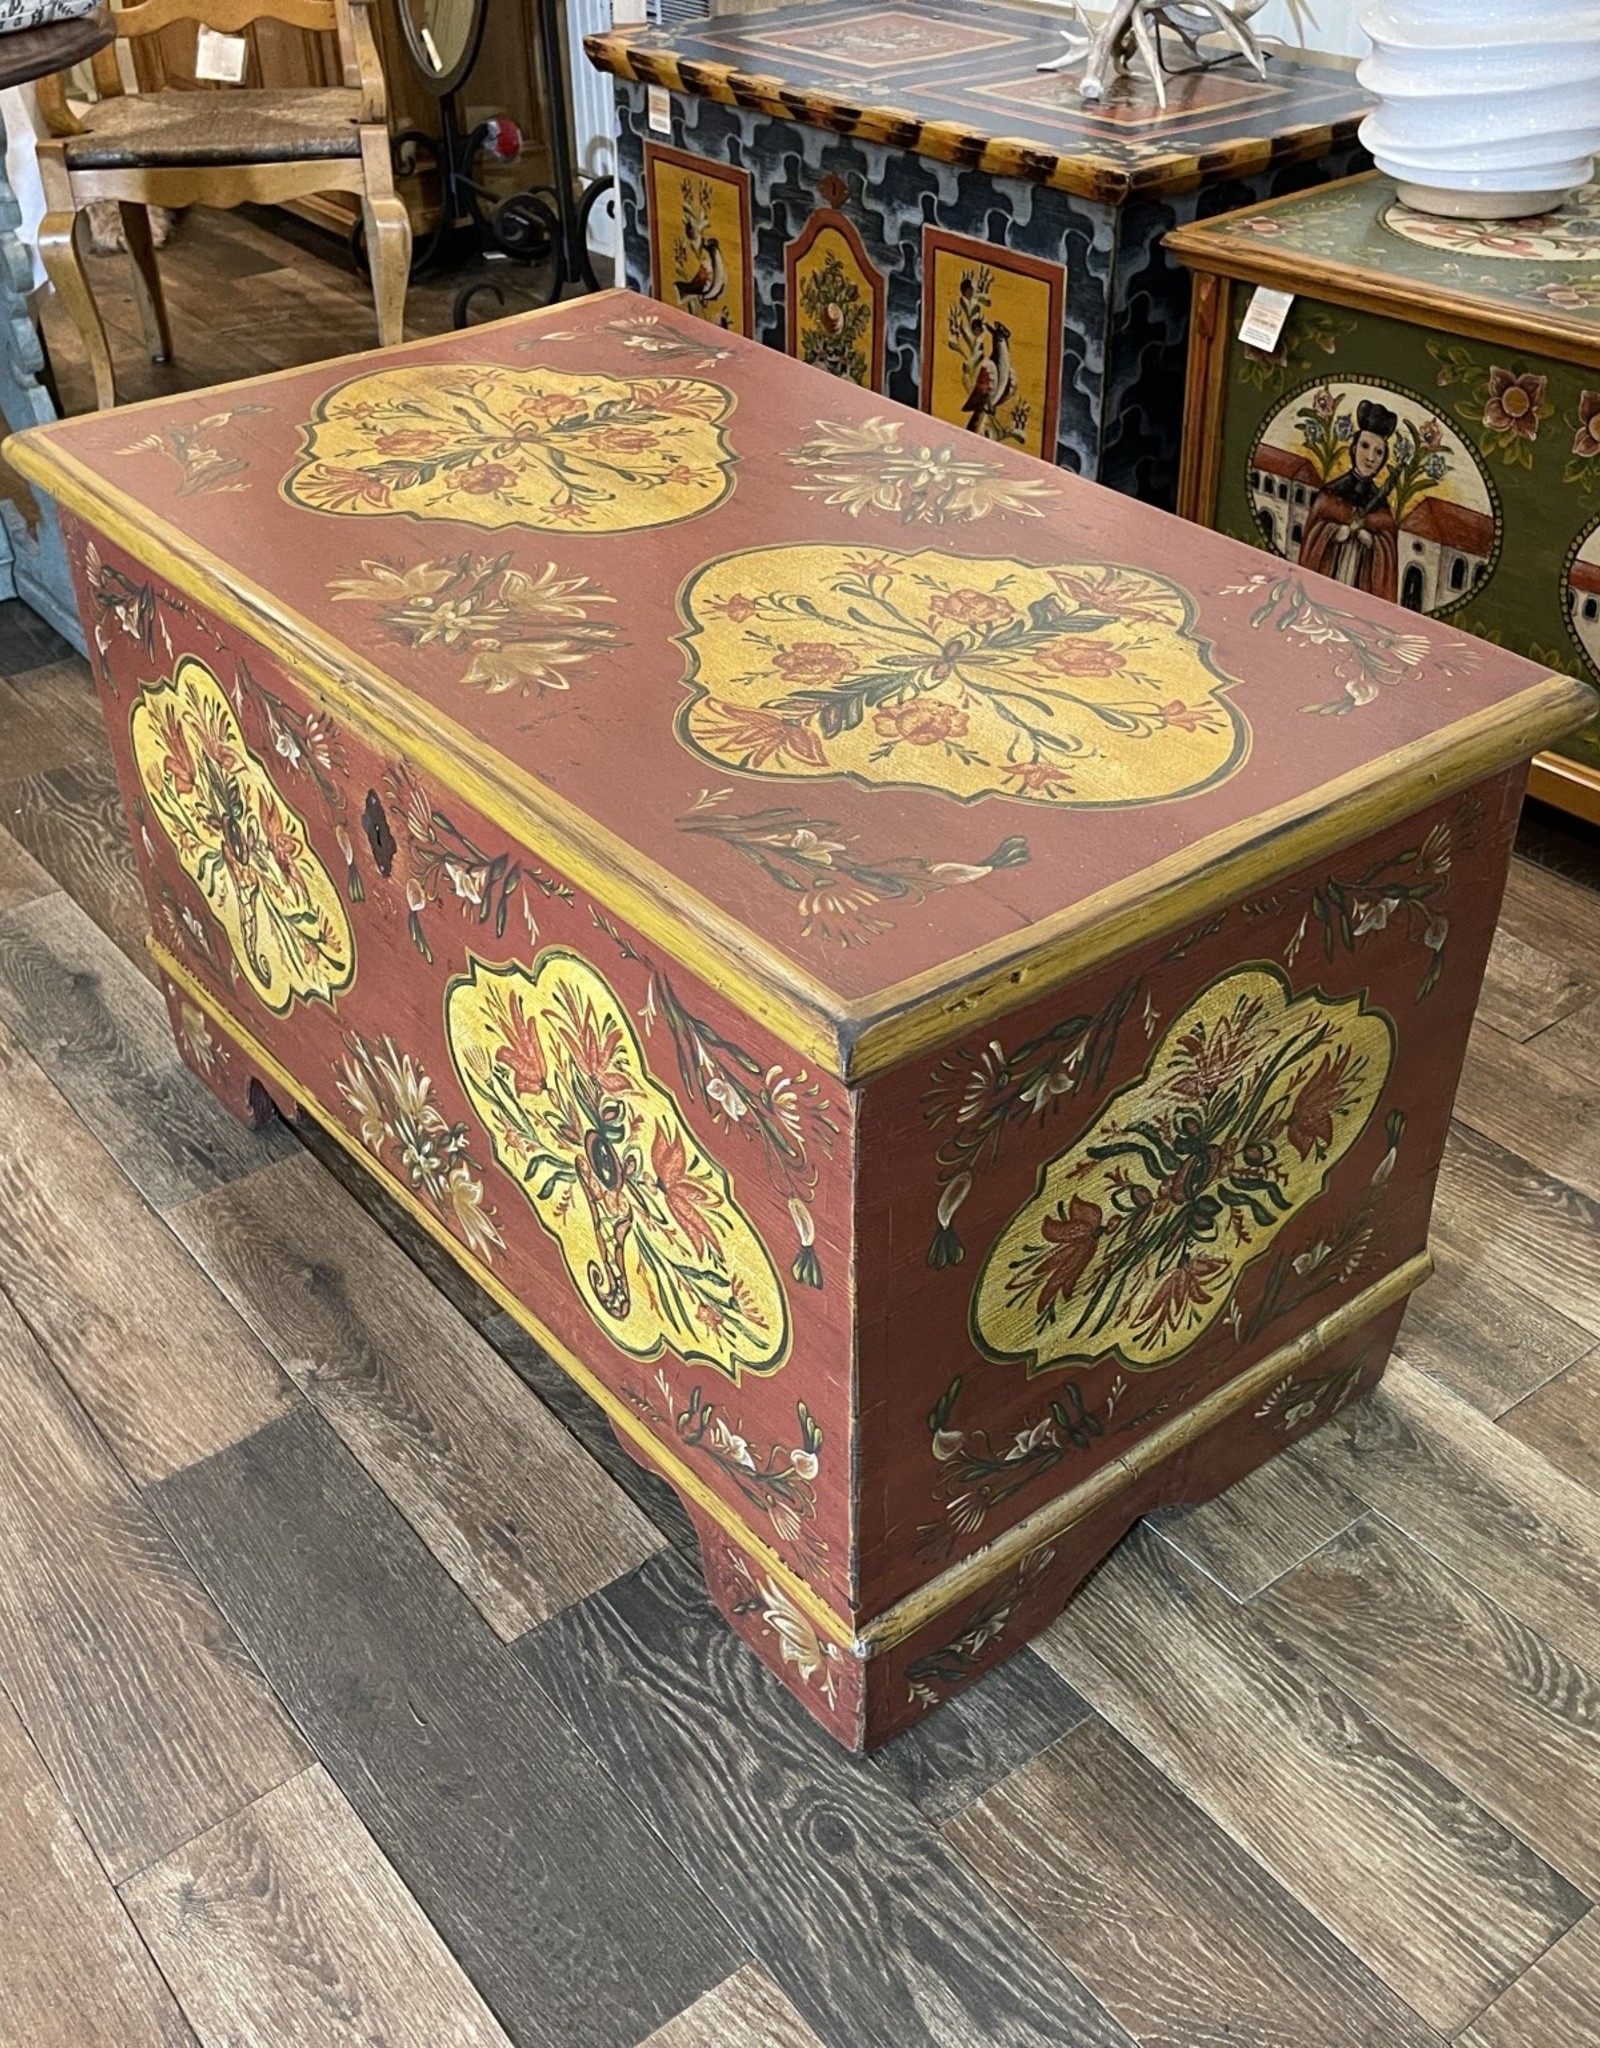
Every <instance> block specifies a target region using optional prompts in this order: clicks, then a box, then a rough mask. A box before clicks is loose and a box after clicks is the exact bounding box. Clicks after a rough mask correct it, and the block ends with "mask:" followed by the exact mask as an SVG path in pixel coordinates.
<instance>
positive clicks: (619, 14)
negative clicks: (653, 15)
mask: <svg viewBox="0 0 1600 2048" xmlns="http://www.w3.org/2000/svg"><path fill="white" fill-rule="evenodd" d="M649 19H650V6H649V0H611V26H612V27H613V28H638V27H639V26H640V24H641V23H642V22H646V21H648V20H649Z"/></svg>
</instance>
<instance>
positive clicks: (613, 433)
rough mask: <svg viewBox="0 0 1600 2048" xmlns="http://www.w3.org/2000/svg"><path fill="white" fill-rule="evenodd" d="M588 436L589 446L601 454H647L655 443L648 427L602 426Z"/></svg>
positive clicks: (654, 438)
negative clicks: (595, 432)
mask: <svg viewBox="0 0 1600 2048" xmlns="http://www.w3.org/2000/svg"><path fill="white" fill-rule="evenodd" d="M588 438H589V446H590V447H591V448H598V449H599V450H600V452H601V454H603V455H648V454H649V452H650V450H651V449H652V448H653V447H654V446H655V445H656V437H655V435H654V434H653V433H651V431H650V429H649V428H648V427H602V428H601V429H600V431H599V432H598V433H597V434H591V435H590V436H589V437H588Z"/></svg>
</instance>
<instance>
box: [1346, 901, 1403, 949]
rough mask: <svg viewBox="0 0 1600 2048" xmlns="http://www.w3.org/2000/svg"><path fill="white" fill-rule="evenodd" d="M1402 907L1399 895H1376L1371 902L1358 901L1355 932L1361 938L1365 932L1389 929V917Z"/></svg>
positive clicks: (1355, 913)
mask: <svg viewBox="0 0 1600 2048" xmlns="http://www.w3.org/2000/svg"><path fill="white" fill-rule="evenodd" d="M1399 907H1400V899H1399V897H1397V896H1376V897H1374V898H1373V899H1372V901H1371V902H1370V903H1358V904H1356V905H1355V907H1354V920H1355V934H1356V937H1357V938H1358V939H1359V938H1360V937H1361V935H1362V933H1363V932H1381V931H1387V930H1388V927H1389V919H1390V918H1391V917H1392V916H1393V915H1394V913H1395V911H1396V910H1398V909H1399Z"/></svg>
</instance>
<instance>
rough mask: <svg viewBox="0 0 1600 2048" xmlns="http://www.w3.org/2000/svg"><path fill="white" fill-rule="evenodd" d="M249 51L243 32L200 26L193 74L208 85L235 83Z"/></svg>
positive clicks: (238, 78) (238, 79) (242, 72)
mask: <svg viewBox="0 0 1600 2048" xmlns="http://www.w3.org/2000/svg"><path fill="white" fill-rule="evenodd" d="M249 55H250V41H249V38H248V37H247V36H224V35H219V34H218V33H217V31H216V30H215V29H214V28H203V29H201V31H200V35H199V39H198V40H197V42H196V43H195V48H194V75H195V77H196V78H203V79H205V80H207V81H208V82H209V83H210V84H212V85H237V84H238V83H239V81H240V79H241V78H243V76H244V66H245V59H246V58H247V57H248V56H249Z"/></svg>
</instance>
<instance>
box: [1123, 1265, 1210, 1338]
mask: <svg viewBox="0 0 1600 2048" xmlns="http://www.w3.org/2000/svg"><path fill="white" fill-rule="evenodd" d="M1229 1270H1230V1268H1229V1265H1228V1261H1227V1260H1226V1259H1215V1258H1212V1257H1211V1255H1210V1254H1209V1253H1200V1254H1197V1255H1195V1256H1193V1257H1191V1258H1187V1259H1183V1260H1181V1261H1180V1262H1179V1263H1178V1264H1177V1265H1176V1266H1174V1267H1173V1269H1172V1271H1171V1272H1170V1273H1168V1274H1166V1275H1164V1277H1163V1278H1162V1279H1160V1280H1158V1281H1157V1282H1156V1285H1155V1286H1154V1287H1153V1288H1152V1289H1151V1290H1150V1295H1149V1298H1148V1300H1147V1301H1146V1302H1145V1304H1144V1306H1143V1308H1141V1309H1140V1311H1139V1313H1138V1315H1137V1317H1136V1318H1135V1320H1136V1321H1137V1322H1138V1323H1140V1324H1141V1325H1145V1326H1150V1325H1153V1326H1154V1327H1155V1328H1156V1329H1158V1330H1176V1329H1180V1328H1181V1327H1182V1326H1183V1324H1184V1322H1185V1321H1186V1320H1188V1319H1189V1318H1190V1317H1193V1316H1196V1315H1198V1314H1199V1312H1200V1311H1201V1310H1202V1309H1204V1308H1207V1307H1208V1306H1209V1305H1210V1302H1211V1297H1212V1294H1213V1292H1214V1290H1215V1287H1216V1283H1217V1281H1218V1280H1220V1279H1226V1277H1227V1275H1228V1273H1229Z"/></svg>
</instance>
